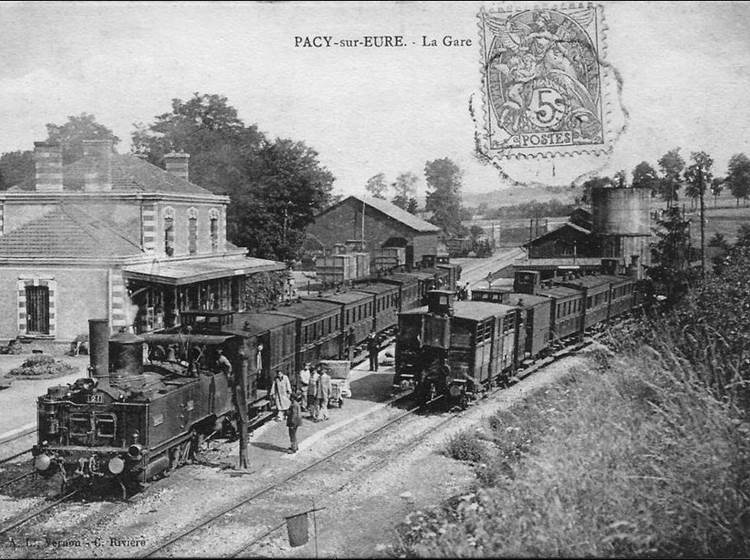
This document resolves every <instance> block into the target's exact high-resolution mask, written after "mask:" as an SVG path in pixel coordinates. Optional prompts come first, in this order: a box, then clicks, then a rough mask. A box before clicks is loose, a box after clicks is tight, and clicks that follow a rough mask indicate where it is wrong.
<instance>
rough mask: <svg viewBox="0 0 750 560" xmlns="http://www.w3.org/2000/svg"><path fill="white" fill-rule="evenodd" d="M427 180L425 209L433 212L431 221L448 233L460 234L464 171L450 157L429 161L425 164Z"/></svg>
mask: <svg viewBox="0 0 750 560" xmlns="http://www.w3.org/2000/svg"><path fill="white" fill-rule="evenodd" d="M424 174H425V180H426V182H427V200H426V202H425V209H426V210H427V211H428V212H432V218H431V219H430V221H431V222H432V223H433V224H435V225H436V226H439V227H440V228H441V229H442V230H443V231H444V232H445V233H446V234H448V235H458V234H459V233H460V232H461V230H462V228H461V180H462V175H463V173H462V171H461V169H460V168H459V167H458V166H457V165H456V164H455V163H453V162H452V161H451V160H450V159H448V158H442V159H436V160H433V161H428V162H427V163H426V164H425V166H424Z"/></svg>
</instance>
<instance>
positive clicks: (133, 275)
mask: <svg viewBox="0 0 750 560" xmlns="http://www.w3.org/2000/svg"><path fill="white" fill-rule="evenodd" d="M285 268H286V266H285V265H284V263H280V262H276V261H269V260H266V259H255V258H251V257H244V256H234V257H212V258H206V259H189V260H184V261H171V260H169V261H156V262H152V263H143V264H133V265H128V266H125V267H123V273H124V276H125V278H129V279H133V280H143V281H146V282H153V283H156V284H167V285H170V286H184V285H187V284H193V283H195V282H201V281H204V280H215V279H217V278H229V277H232V276H246V275H248V274H254V273H257V272H268V271H281V270H284V269H285Z"/></svg>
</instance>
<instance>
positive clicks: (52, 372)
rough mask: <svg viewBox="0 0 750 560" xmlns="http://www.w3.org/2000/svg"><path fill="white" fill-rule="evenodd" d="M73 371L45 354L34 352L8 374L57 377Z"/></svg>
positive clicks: (70, 367) (69, 366) (68, 366)
mask: <svg viewBox="0 0 750 560" xmlns="http://www.w3.org/2000/svg"><path fill="white" fill-rule="evenodd" d="M74 372H75V368H74V367H73V366H71V365H69V364H66V363H65V362H61V361H59V360H56V359H55V358H53V357H52V356H47V355H46V354H34V355H32V356H31V357H30V358H28V359H27V360H25V361H24V362H23V364H21V365H20V366H19V367H17V368H14V369H12V370H10V372H9V375H13V376H23V377H59V376H62V375H69V374H71V373H74Z"/></svg>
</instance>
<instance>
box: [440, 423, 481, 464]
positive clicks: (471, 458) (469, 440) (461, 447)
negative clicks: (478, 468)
mask: <svg viewBox="0 0 750 560" xmlns="http://www.w3.org/2000/svg"><path fill="white" fill-rule="evenodd" d="M444 452H445V454H446V455H447V456H448V457H451V458H452V459H456V460H457V461H468V462H470V463H480V462H482V461H483V460H484V459H485V458H486V457H487V446H486V445H485V443H484V442H483V441H482V440H481V439H480V438H479V437H478V435H477V430H471V429H468V430H462V431H460V432H458V433H456V434H453V435H452V436H451V437H450V438H448V441H447V442H446V443H445V449H444Z"/></svg>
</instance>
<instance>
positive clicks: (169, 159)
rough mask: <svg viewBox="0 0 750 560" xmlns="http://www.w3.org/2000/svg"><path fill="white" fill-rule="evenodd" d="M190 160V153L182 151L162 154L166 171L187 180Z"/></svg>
mask: <svg viewBox="0 0 750 560" xmlns="http://www.w3.org/2000/svg"><path fill="white" fill-rule="evenodd" d="M189 162H190V154H186V153H184V152H171V153H169V154H167V155H165V156H164V164H165V166H166V168H167V172H168V173H171V174H172V175H174V176H175V177H179V178H180V179H185V180H186V181H188V180H189V179H188V168H189Z"/></svg>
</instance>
